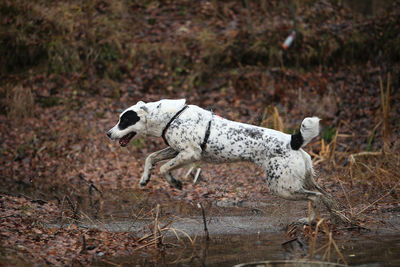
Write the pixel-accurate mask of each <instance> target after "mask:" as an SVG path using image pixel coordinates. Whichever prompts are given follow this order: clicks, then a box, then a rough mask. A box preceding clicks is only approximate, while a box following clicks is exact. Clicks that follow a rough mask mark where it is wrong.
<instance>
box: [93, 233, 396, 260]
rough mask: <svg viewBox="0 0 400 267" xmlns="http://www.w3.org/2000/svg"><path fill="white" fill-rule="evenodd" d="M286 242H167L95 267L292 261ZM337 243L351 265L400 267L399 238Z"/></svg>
mask: <svg viewBox="0 0 400 267" xmlns="http://www.w3.org/2000/svg"><path fill="white" fill-rule="evenodd" d="M284 240H285V237H284V235H283V234H277V233H271V234H265V235H228V236H218V237H214V238H212V240H211V241H210V242H202V241H198V242H197V243H196V244H195V245H194V246H192V245H190V244H186V245H185V244H183V243H178V245H176V243H177V242H176V240H175V241H172V240H166V241H165V244H167V248H166V249H164V250H162V251H159V250H144V251H140V252H137V253H135V254H132V255H131V256H129V257H123V258H114V259H107V262H104V261H99V262H97V263H96V264H95V266H108V264H110V263H115V264H119V265H122V266H135V265H136V266H233V265H235V264H240V263H246V262H254V261H266V260H282V259H291V258H293V257H292V256H293V255H292V254H291V253H292V251H290V250H289V251H288V250H285V249H284V248H283V247H282V245H281V244H282V243H283V241H284ZM172 243H174V245H171V244H172ZM338 243H339V245H340V246H341V247H342V251H343V254H344V255H345V257H346V260H347V261H348V262H349V264H350V265H360V264H368V266H400V257H399V255H400V235H394V236H393V235H389V236H382V235H379V236H371V235H369V236H362V237H358V238H355V239H352V240H350V241H345V242H344V241H342V242H340V241H339V242H338ZM168 244H170V245H168ZM296 253H297V252H296ZM297 256H299V255H298V254H297V255H296V256H295V257H297ZM320 256H321V255H320ZM334 257H335V256H333V259H334V261H335V258H334ZM316 259H318V256H317V257H316Z"/></svg>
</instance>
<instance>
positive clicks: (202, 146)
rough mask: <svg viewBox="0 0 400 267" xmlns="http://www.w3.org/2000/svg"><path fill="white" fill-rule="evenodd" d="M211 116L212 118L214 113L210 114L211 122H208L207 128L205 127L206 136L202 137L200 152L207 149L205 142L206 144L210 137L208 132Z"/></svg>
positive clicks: (209, 130)
mask: <svg viewBox="0 0 400 267" xmlns="http://www.w3.org/2000/svg"><path fill="white" fill-rule="evenodd" d="M212 116H214V113H212V115H211V120H210V121H209V122H208V126H207V130H206V134H205V135H204V140H203V143H201V145H200V148H201V150H202V151H204V150H205V149H206V148H207V142H208V138H209V137H210V132H211V122H212V119H213V118H212Z"/></svg>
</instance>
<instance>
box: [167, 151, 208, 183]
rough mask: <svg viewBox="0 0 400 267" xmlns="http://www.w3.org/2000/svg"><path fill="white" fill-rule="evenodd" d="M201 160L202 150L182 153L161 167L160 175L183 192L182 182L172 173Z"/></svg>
mask: <svg viewBox="0 0 400 267" xmlns="http://www.w3.org/2000/svg"><path fill="white" fill-rule="evenodd" d="M200 159H201V149H200V148H198V149H196V150H188V151H186V150H184V151H181V152H179V154H178V155H177V156H176V157H175V158H173V159H171V160H170V161H168V162H167V163H165V164H164V165H162V166H161V167H160V173H161V175H162V176H164V178H165V179H166V180H167V182H168V183H169V184H170V185H171V186H173V187H175V188H177V189H180V190H181V189H182V182H181V181H179V180H177V179H175V178H174V177H173V176H172V174H171V171H172V170H174V169H178V168H180V167H182V166H185V165H187V164H189V163H192V162H195V161H198V160H200Z"/></svg>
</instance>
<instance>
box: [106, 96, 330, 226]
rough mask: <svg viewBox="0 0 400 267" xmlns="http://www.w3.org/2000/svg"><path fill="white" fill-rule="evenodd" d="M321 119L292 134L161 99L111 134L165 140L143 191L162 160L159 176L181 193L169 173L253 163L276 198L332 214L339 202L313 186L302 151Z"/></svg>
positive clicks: (147, 170) (126, 117)
mask: <svg viewBox="0 0 400 267" xmlns="http://www.w3.org/2000/svg"><path fill="white" fill-rule="evenodd" d="M319 121H320V119H319V118H318V117H307V118H305V119H304V120H303V121H302V123H301V126H300V130H299V131H298V132H297V133H295V134H293V135H290V134H286V133H283V132H280V131H276V130H273V129H268V128H262V127H258V126H253V125H249V124H245V123H241V122H235V121H231V120H228V119H224V118H222V117H220V116H217V115H215V114H214V113H213V112H211V111H208V110H205V109H202V108H200V107H198V106H196V105H187V104H186V100H185V99H177V100H171V99H163V100H160V101H157V102H150V103H145V102H142V101H139V102H138V103H137V104H135V105H133V106H131V107H129V108H128V109H126V110H125V111H123V112H122V113H121V115H120V117H119V120H118V123H117V124H116V125H115V126H114V127H113V128H111V129H110V130H109V131H108V132H107V136H108V137H109V138H110V139H111V140H116V139H118V140H119V144H120V145H121V146H123V147H124V146H126V145H127V144H128V143H129V142H130V141H131V139H132V138H134V137H135V136H146V137H149V136H153V137H162V138H163V139H164V142H165V143H166V145H167V148H165V149H162V150H160V151H157V152H154V153H152V154H150V155H149V156H148V157H147V158H146V161H145V165H144V171H143V175H142V177H141V179H140V187H142V188H143V187H145V186H146V185H147V183H148V182H149V181H150V175H151V170H152V169H153V168H154V166H155V164H156V163H157V162H160V161H164V160H168V161H167V162H166V163H165V164H164V165H162V166H161V167H160V173H161V175H162V176H163V177H164V178H165V179H166V180H167V181H168V183H169V184H170V185H171V186H173V187H175V188H177V189H182V183H181V182H180V181H179V180H177V179H176V178H174V177H173V176H172V174H171V171H173V170H175V169H178V168H181V167H183V166H185V165H187V164H190V163H193V162H196V161H200V160H203V161H206V162H211V163H224V162H237V161H249V162H253V163H255V164H257V165H259V166H261V167H262V168H263V169H264V170H265V173H266V178H265V179H266V183H267V186H268V188H269V190H270V191H271V193H272V194H274V195H277V196H279V197H282V198H284V199H288V200H306V201H308V200H310V201H312V203H313V204H314V205H315V206H318V205H319V203H320V202H322V203H323V204H325V206H326V207H327V209H328V211H330V212H332V210H333V208H334V206H335V203H334V202H333V200H332V198H331V197H330V195H329V194H328V193H327V192H326V191H325V190H323V189H322V188H321V187H320V186H319V185H318V184H317V183H316V182H315V180H314V170H313V166H312V161H311V157H310V155H309V154H308V153H306V152H305V151H304V150H303V149H302V147H304V146H305V145H307V144H308V143H309V142H310V141H311V140H312V139H313V138H315V137H316V136H318V134H319ZM314 218H315V216H314V215H313V219H314ZM302 220H303V221H304V220H305V219H302ZM307 221H308V219H307Z"/></svg>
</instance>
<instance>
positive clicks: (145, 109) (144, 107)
mask: <svg viewBox="0 0 400 267" xmlns="http://www.w3.org/2000/svg"><path fill="white" fill-rule="evenodd" d="M140 109H141V110H143V111H144V112H146V113H149V109H148V108H147V107H146V106H141V107H140Z"/></svg>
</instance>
